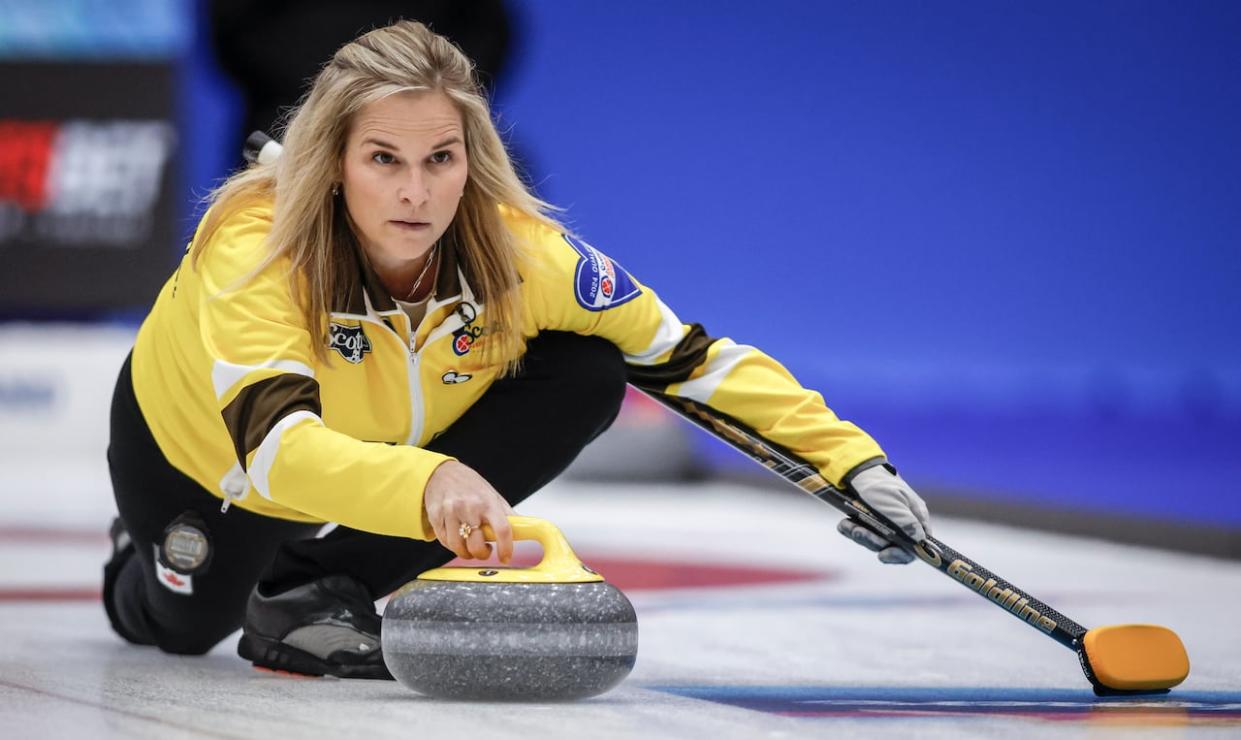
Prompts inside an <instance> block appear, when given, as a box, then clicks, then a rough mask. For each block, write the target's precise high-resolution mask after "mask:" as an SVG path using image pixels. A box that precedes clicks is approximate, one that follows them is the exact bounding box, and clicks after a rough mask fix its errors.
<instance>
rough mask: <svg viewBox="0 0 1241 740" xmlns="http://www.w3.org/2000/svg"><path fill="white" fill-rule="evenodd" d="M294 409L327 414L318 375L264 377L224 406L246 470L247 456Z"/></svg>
mask: <svg viewBox="0 0 1241 740" xmlns="http://www.w3.org/2000/svg"><path fill="white" fill-rule="evenodd" d="M294 411H309V412H311V413H313V414H315V415H316V416H322V415H323V407H322V404H320V403H319V383H318V382H317V381H315V379H314V378H308V377H306V376H305V375H297V374H295V373H283V374H281V375H277V376H275V377H271V378H267V379H266V380H260V381H259V382H257V383H255V384H254V385H251V386H247V387H246V388H243V389H242V391H241V393H238V394H237V397H236V398H234V399H233V401H232V403H230V404H229V405H228V406H225V407H224V410H223V411H222V412H220V413H221V415H222V416H223V417H224V426H225V427H227V428H228V435H229V436H230V437H232V439H233V449H234V450H236V452H237V460H238V461H239V462H240V463H241V468H242V470H245V467H246V455H248V454H249V453H250V452H251V451H253V450H254V449H255V448H257V447H258V446H259V445H260V444H262V442H263V438H264V437H266V436H267V433H268V432H270V431H271V428H272V427H274V426H276V423H277V422H279V421H280V420H281V419H283V418H284V417H286V416H288V415H289V414H291V413H293V412H294Z"/></svg>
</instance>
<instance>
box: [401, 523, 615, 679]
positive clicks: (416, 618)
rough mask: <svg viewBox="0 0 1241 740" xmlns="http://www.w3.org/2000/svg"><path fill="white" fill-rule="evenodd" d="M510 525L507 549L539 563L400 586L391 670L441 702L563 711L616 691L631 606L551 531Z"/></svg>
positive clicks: (449, 572)
mask: <svg viewBox="0 0 1241 740" xmlns="http://www.w3.org/2000/svg"><path fill="white" fill-rule="evenodd" d="M509 522H510V523H511V524H512V526H513V537H514V539H517V540H526V539H533V540H537V541H538V542H539V544H541V545H542V546H543V560H542V561H541V562H540V563H539V564H538V565H535V566H533V567H530V568H495V567H485V568H465V567H452V568H436V569H435V570H430V571H427V572H426V573H423V574H422V575H420V576H418V578H417V579H416V580H414V581H411V582H410V583H408V584H406V585H405V586H403V587H402V588H401V589H400V590H399V591H397V592H396V594H394V595H393V597H392V599H391V600H389V602H388V606H387V608H386V609H385V610H384V615H383V630H382V633H381V637H382V640H383V656H384V662H385V663H386V664H387V666H388V670H389V671H391V672H392V675H393V676H394V677H396V679H397V680H398V681H400V682H401V683H402V684H404V685H405V686H408V687H409V688H411V689H413V690H414V691H417V692H419V693H422V694H426V695H428V696H434V697H438V698H444V699H473V700H483V701H565V700H570V699H583V698H586V697H589V696H595V695H597V694H601V693H603V692H605V691H607V690H608V689H611V688H612V687H614V686H616V685H617V684H618V683H620V682H621V681H622V680H623V679H624V678H625V676H627V675H629V672H630V671H631V670H632V669H633V665H634V660H635V659H636V657H637V654H638V621H637V616H636V615H635V614H634V611H633V605H632V604H630V603H629V599H627V598H625V595H624V594H623V593H621V591H620V590H619V589H617V588H616V587H615V586H612V585H610V584H608V583H605V582H604V580H603V578H602V577H601V576H600V575H598V574H597V573H595V572H594V571H592V570H591V569H590V568H588V567H586V566H585V565H583V564H582V562H581V561H580V560H578V558H577V556H576V555H575V554H574V553H573V550H572V548H570V547H569V543H568V542H567V541H565V538H564V535H562V534H561V533H560V530H558V529H557V528H556V527H555V526H554V525H552V524H551V523H550V522H547V521H544V520H542V519H535V518H532V517H521V516H513V517H509ZM484 529H485V530H486V536H487V539H488V540H493V539H494V538H493V537H492V533H491V532H490V530H489V529H487V528H484Z"/></svg>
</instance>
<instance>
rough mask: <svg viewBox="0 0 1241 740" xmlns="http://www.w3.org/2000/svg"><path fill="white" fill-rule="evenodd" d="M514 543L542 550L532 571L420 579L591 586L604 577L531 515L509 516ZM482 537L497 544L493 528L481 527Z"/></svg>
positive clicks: (474, 571)
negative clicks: (529, 542)
mask: <svg viewBox="0 0 1241 740" xmlns="http://www.w3.org/2000/svg"><path fill="white" fill-rule="evenodd" d="M508 523H509V526H511V527H512V528H513V540H515V541H516V540H534V541H535V542H538V543H539V545H540V546H542V548H543V559H542V560H540V561H539V562H538V564H537V565H533V566H531V567H529V568H499V569H496V568H487V567H483V568H480V567H478V566H472V567H462V566H456V567H451V568H436V569H435V570H429V571H427V572H425V573H423V574H422V575H420V576H418V578H419V579H420V580H424V581H477V582H483V581H491V582H509V583H592V582H596V581H602V580H603V577H602V576H600V575H599V574H598V573H596V572H594V571H593V570H591V569H590V568H588V567H586V565H584V564H583V563H582V561H581V560H580V559H579V558H578V557H577V553H575V552H573V548H572V547H570V546H569V541H568V540H566V539H565V537H564V535H563V534H561V532H560V529H558V528H557V527H556V525H555V524H552V523H551V522H549V521H547V520H546V519H539V518H537V517H532V516H510V517H509V518H508ZM482 531H483V537H485V538H486V539H487V541H488V542H495V541H496V535H495V532H493V531H492V529H491V527H489V526H487V525H486V524H484V525H483V526H482Z"/></svg>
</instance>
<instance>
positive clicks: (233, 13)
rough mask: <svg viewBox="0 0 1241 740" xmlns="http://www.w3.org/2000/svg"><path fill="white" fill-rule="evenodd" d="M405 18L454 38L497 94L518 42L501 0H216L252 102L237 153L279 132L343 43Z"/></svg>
mask: <svg viewBox="0 0 1241 740" xmlns="http://www.w3.org/2000/svg"><path fill="white" fill-rule="evenodd" d="M401 19H406V20H416V21H421V22H423V23H425V24H427V25H428V26H430V27H431V28H432V29H433V30H435V31H436V32H437V33H440V34H443V35H444V36H447V37H448V38H450V39H452V41H453V42H454V43H456V44H457V45H458V46H460V47H461V49H462V50H463V51H464V52H465V54H466V56H468V57H470V59H472V60H474V63H475V65H476V66H477V69H478V73H479V77H480V79H481V80H482V82H483V84H484V85H486V86H487V87H488V90H489V91H490V92H494V90H495V85H496V83H497V81H498V80H500V79H501V77H502V76H503V73H504V69H505V68H506V67H507V65H508V59H509V52H510V50H511V46H512V23H511V19H510V17H509V14H508V11H507V10H506V9H505V7H504V3H503V2H501V0H471V1H470V2H460V1H459V0H403V1H400V2H393V1H392V0H369V1H367V0H363V1H361V2H358V1H355V2H340V1H339V0H318V1H315V0H310V1H309V2H307V1H305V0H302V1H300V2H293V1H292V0H275V1H273V2H258V1H256V0H215V1H214V2H212V3H211V31H212V39H213V41H214V44H215V49H216V55H217V58H218V61H219V64H220V67H221V68H222V69H224V71H225V72H227V73H228V75H229V76H230V77H232V79H233V81H234V82H235V83H236V84H237V87H238V89H239V90H240V92H241V94H242V98H243V100H244V105H245V113H244V118H243V121H242V130H241V131H238V132H237V146H236V151H237V159H238V160H240V158H241V143H242V142H243V141H245V137H246V136H247V135H248V134H249V133H250V132H251V131H255V130H261V131H273V130H274V129H275V128H276V125H277V123H278V121H279V118H280V116H281V114H282V113H283V112H284V111H285V110H286V109H288V108H289V107H290V106H293V105H295V104H296V103H297V101H298V99H299V98H300V97H301V95H302V93H303V91H304V90H305V88H306V86H307V84H308V81H309V80H310V79H311V78H312V77H314V75H315V74H317V73H318V71H319V69H320V67H322V66H323V64H325V63H326V62H327V61H328V60H329V59H331V57H332V54H333V53H335V51H336V50H337V49H338V48H340V47H341V46H342V45H343V44H345V43H346V42H349V41H351V40H353V39H354V38H356V37H357V36H358V35H359V34H360V33H362V32H364V31H366V30H369V29H371V28H376V27H380V26H385V25H388V24H389V23H391V22H394V21H397V20H401Z"/></svg>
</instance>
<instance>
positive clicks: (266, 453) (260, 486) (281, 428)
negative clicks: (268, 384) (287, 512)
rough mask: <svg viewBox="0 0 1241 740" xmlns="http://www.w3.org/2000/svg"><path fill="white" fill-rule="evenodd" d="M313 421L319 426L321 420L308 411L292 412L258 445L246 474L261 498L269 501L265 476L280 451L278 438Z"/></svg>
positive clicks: (268, 490) (269, 494)
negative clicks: (298, 426) (303, 423)
mask: <svg viewBox="0 0 1241 740" xmlns="http://www.w3.org/2000/svg"><path fill="white" fill-rule="evenodd" d="M307 419H314V420H315V421H317V422H319V423H320V424H322V423H323V420H322V419H320V418H319V416H318V415H317V414H314V413H313V412H310V411H294V412H293V413H291V414H289V415H288V416H286V417H284V418H283V419H281V420H280V421H278V422H276V425H275V426H274V427H272V428H271V431H269V432H268V433H267V436H266V437H263V441H262V443H261V444H259V448H258V450H256V451H255V453H254V460H253V461H252V462H251V463H250V469H249V471H248V474H249V476H250V482H251V483H253V484H254V490H256V491H258V492H259V495H261V496H262V497H263V498H265V499H267V500H269V501H270V500H271V488H270V487H269V485H268V483H267V476H268V474H269V473H271V466H272V465H274V464H275V463H276V451H277V450H279V449H280V438H281V437H282V436H284V433H285V432H286V431H288V430H289V429H291V428H292V427H294V426H296V425H297V424H299V423H301V422H303V421H305V420H307Z"/></svg>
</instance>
